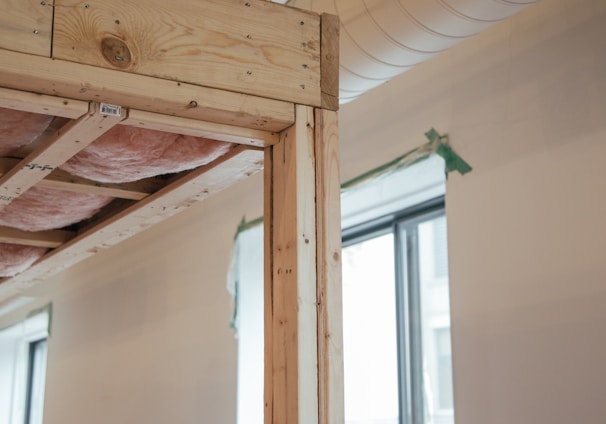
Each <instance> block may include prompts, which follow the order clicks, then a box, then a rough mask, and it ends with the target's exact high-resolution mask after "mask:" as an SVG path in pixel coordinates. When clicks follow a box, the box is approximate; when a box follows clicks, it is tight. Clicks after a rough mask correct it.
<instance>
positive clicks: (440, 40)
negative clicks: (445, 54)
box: [278, 0, 536, 103]
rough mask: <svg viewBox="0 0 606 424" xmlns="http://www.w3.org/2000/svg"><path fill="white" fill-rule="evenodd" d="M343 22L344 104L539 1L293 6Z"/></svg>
mask: <svg viewBox="0 0 606 424" xmlns="http://www.w3.org/2000/svg"><path fill="white" fill-rule="evenodd" d="M278 2H279V3H286V4H288V5H289V6H294V7H299V8H302V9H307V10H313V11H315V12H327V13H332V14H335V15H337V16H339V19H340V21H341V40H340V44H341V57H340V62H341V63H340V66H341V71H340V74H339V78H340V102H341V103H347V102H349V101H351V100H353V99H355V98H357V97H359V96H360V95H362V94H363V93H365V92H367V91H368V90H371V89H373V88H375V87H377V86H379V85H381V84H383V83H385V82H387V81H389V80H390V79H391V78H393V77H395V76H396V75H399V74H401V73H402V72H404V71H406V70H407V69H409V68H411V67H413V66H414V65H417V64H419V63H421V62H423V61H425V60H427V59H429V58H430V57H432V56H434V55H436V54H438V53H440V52H442V51H444V50H446V49H448V48H449V47H452V46H454V45H456V44H458V43H460V42H461V41H463V40H465V39H466V38H468V37H470V36H472V35H474V34H477V33H478V32H480V31H482V30H484V29H486V28H488V27H489V26H491V25H493V24H495V23H497V22H500V21H502V20H504V19H506V18H508V17H510V16H511V15H514V14H515V13H517V12H519V11H520V10H522V9H523V8H525V7H527V6H528V5H530V4H533V3H535V2H536V0H290V1H284V0H282V1H278Z"/></svg>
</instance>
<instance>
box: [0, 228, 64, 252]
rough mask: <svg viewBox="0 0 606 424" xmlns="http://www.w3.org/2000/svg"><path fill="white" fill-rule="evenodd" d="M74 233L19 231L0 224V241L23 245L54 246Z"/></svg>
mask: <svg viewBox="0 0 606 424" xmlns="http://www.w3.org/2000/svg"><path fill="white" fill-rule="evenodd" d="M75 234H76V233H74V232H73V231H65V230H49V231H37V232H32V231H21V230H18V229H16V228H10V227H2V226H0V243H11V244H21V245H25V246H36V247H48V248H51V249H52V248H55V247H59V246H61V245H62V244H63V243H65V242H66V241H68V240H69V239H71V238H72V237H74V235H75Z"/></svg>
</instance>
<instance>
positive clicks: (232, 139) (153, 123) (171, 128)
mask: <svg viewBox="0 0 606 424" xmlns="http://www.w3.org/2000/svg"><path fill="white" fill-rule="evenodd" d="M121 124H122V125H130V126H133V127H139V128H147V129H150V130H158V131H166V132H172V133H178V134H185V135H191V136H194V137H204V138H210V139H213V140H219V141H226V142H228V143H238V144H248V145H250V146H257V147H265V146H270V145H272V144H275V143H277V141H278V138H279V137H278V133H275V132H269V131H264V130H258V129H251V128H243V127H237V126H234V125H226V124H218V123H216V122H208V121H200V120H197V119H191V118H181V117H179V116H169V115H160V114H158V113H152V112H145V111H141V110H136V109H130V110H129V112H128V118H127V119H125V120H124V121H122V122H121Z"/></svg>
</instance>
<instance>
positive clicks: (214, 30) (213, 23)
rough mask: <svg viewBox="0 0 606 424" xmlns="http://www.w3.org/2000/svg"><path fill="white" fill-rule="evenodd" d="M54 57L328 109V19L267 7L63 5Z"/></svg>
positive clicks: (110, 0)
mask: <svg viewBox="0 0 606 424" xmlns="http://www.w3.org/2000/svg"><path fill="white" fill-rule="evenodd" d="M56 3H57V5H58V6H60V7H57V8H56V12H55V30H54V40H53V57H55V58H59V59H65V60H69V61H74V62H80V63H86V64H91V65H96V66H102V67H107V68H112V69H119V70H122V71H126V72H133V73H138V74H143V75H150V76H155V77H159V78H165V79H170V80H174V81H181V82H188V83H193V84H198V85H204V86H208V87H216V88H221V89H227V90H233V91H237V92H242V93H248V94H254V95H258V96H263V97H269V98H274V99H282V100H287V101H292V102H295V103H302V104H308V105H315V106H319V105H320V99H321V95H320V19H319V17H318V16H317V15H315V14H311V13H308V12H304V11H301V10H297V9H293V8H288V7H284V6H282V5H278V4H274V3H271V2H267V1H261V0H247V1H241V0H208V1H194V0H173V1H170V2H167V1H163V0H145V1H139V0H104V1H103V2H88V3H83V2H82V1H80V0H57V1H56Z"/></svg>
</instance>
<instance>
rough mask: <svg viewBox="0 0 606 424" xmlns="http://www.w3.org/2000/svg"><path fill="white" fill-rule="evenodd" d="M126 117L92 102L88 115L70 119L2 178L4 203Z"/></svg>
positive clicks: (0, 193)
mask: <svg viewBox="0 0 606 424" xmlns="http://www.w3.org/2000/svg"><path fill="white" fill-rule="evenodd" d="M124 118H125V111H124V110H122V112H121V114H117V115H107V114H105V113H104V112H103V111H102V107H101V105H99V104H98V103H92V104H91V107H90V111H89V112H88V113H87V114H85V115H84V116H82V117H81V118H79V119H77V120H74V121H70V122H68V123H67V124H66V125H65V126H64V127H63V128H61V129H60V130H59V131H57V132H56V133H55V134H54V136H52V137H50V138H48V139H47V140H45V141H44V142H43V143H42V144H41V145H40V146H39V147H38V148H37V149H36V150H35V151H33V152H32V153H30V154H29V155H27V156H26V157H25V158H23V159H22V160H21V161H20V162H19V163H18V164H17V166H15V167H14V168H12V169H11V170H10V171H8V172H7V173H6V174H4V175H3V176H2V177H0V206H1V205H4V206H5V205H8V204H9V203H10V202H12V201H13V200H14V199H15V198H17V197H18V196H20V195H21V194H23V193H25V192H26V191H27V190H28V189H29V188H30V187H33V186H34V185H36V184H37V183H38V182H40V181H41V180H42V179H44V177H46V176H47V175H49V174H50V173H51V172H52V171H53V170H54V169H55V168H56V167H57V166H59V165H61V164H63V163H64V162H65V161H67V160H68V159H69V158H71V157H72V156H73V155H75V154H76V153H78V152H79V151H80V150H82V149H84V148H85V147H86V146H88V145H89V144H90V143H92V142H93V141H94V140H96V139H97V138H98V137H99V136H100V135H102V134H103V133H105V132H106V131H108V130H109V129H110V128H112V127H113V126H114V125H116V124H117V123H118V122H120V121H121V120H122V119H124Z"/></svg>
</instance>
